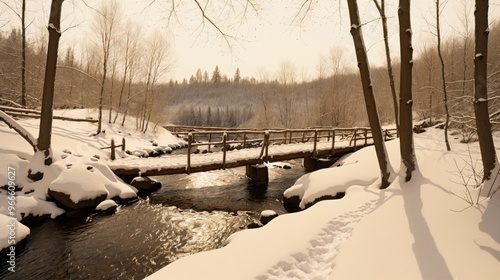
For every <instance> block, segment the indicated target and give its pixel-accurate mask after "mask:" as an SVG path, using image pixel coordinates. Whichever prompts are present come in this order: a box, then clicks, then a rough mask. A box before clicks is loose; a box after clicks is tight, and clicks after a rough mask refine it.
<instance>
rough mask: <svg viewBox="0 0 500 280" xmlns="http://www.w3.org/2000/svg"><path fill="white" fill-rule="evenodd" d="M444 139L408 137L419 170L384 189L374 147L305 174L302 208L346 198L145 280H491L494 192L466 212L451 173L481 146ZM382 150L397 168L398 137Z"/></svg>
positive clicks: (495, 246)
mask: <svg viewBox="0 0 500 280" xmlns="http://www.w3.org/2000/svg"><path fill="white" fill-rule="evenodd" d="M452 140H453V142H452V145H453V146H452V148H453V151H452V152H446V149H445V145H444V141H443V131H442V130H439V129H434V128H430V129H428V131H427V132H426V133H423V134H418V135H415V145H416V146H415V148H416V156H417V159H418V164H419V169H420V172H417V173H414V176H413V179H412V180H411V181H410V182H408V183H405V182H403V181H402V180H401V179H400V178H397V179H396V180H394V181H393V182H392V184H391V186H390V187H389V188H387V189H385V190H379V189H378V188H377V185H378V184H377V177H378V165H377V163H376V157H375V152H374V148H373V147H368V148H365V149H362V150H360V151H358V152H356V153H354V154H352V155H351V156H348V157H345V158H344V159H342V160H341V162H340V163H341V164H342V166H340V167H334V168H330V169H327V170H321V171H318V172H315V173H310V174H306V175H304V176H303V177H302V178H301V179H299V180H298V181H297V183H296V185H295V186H294V187H292V188H291V189H290V190H289V191H287V192H292V193H293V194H295V195H297V196H300V197H301V199H302V205H305V204H307V202H310V201H313V200H314V199H315V198H317V197H320V196H323V195H331V196H334V195H335V194H336V193H337V192H339V191H346V195H345V197H344V198H342V199H339V200H328V201H322V202H319V203H317V204H315V205H314V206H312V207H310V208H308V209H307V210H305V211H302V212H299V213H294V214H286V215H282V216H280V217H278V218H276V219H274V220H272V221H271V222H270V223H269V224H268V225H266V226H264V227H263V228H259V229H252V230H244V231H241V232H238V233H236V234H234V235H232V236H231V237H230V238H229V240H228V244H227V245H226V246H225V247H223V248H221V249H218V250H213V251H208V252H203V253H199V254H195V255H192V256H189V257H185V258H182V259H180V260H178V261H176V262H174V263H172V264H170V265H168V266H166V267H165V268H163V269H162V270H160V271H158V272H157V273H155V274H153V275H151V276H150V277H149V278H148V279H189V280H192V279H497V278H498V275H500V266H499V265H498V263H499V261H500V230H499V229H500V227H499V226H498V221H499V220H500V194H498V193H497V194H496V195H495V196H494V197H493V198H492V199H484V198H480V203H479V204H478V205H474V206H472V207H471V206H470V205H469V203H468V202H466V199H465V197H466V194H465V187H464V186H463V185H462V184H461V183H459V182H460V180H461V174H460V172H459V169H460V168H461V167H463V166H465V165H467V163H468V162H469V151H470V154H471V155H472V158H473V164H475V162H476V160H477V159H478V158H479V147H478V144H477V143H472V144H470V145H466V144H460V143H459V139H457V138H452ZM495 141H496V146H497V147H498V146H499V145H500V139H499V138H498V137H495ZM387 148H388V153H389V157H390V160H391V163H392V164H393V166H394V168H395V169H396V171H397V170H399V165H400V163H399V161H400V159H399V156H398V154H399V145H398V142H397V140H395V141H392V142H389V143H387ZM462 173H463V175H464V176H469V175H470V170H467V169H465V170H463V172H462Z"/></svg>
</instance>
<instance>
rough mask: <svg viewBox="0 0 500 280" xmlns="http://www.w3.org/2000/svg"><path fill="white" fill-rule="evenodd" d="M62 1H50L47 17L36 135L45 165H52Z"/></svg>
mask: <svg viewBox="0 0 500 280" xmlns="http://www.w3.org/2000/svg"><path fill="white" fill-rule="evenodd" d="M63 1H64V0H52V4H51V8H50V16H49V26H48V29H49V46H48V48H47V64H46V66H45V81H44V83H43V99H42V111H41V116H40V130H39V134H38V150H40V151H43V153H44V154H45V164H46V165H50V164H51V163H52V157H51V151H50V149H51V148H50V146H51V142H50V140H51V135H52V105H53V103H54V84H55V79H56V69H57V52H58V49H59V38H60V37H61V10H62V3H63Z"/></svg>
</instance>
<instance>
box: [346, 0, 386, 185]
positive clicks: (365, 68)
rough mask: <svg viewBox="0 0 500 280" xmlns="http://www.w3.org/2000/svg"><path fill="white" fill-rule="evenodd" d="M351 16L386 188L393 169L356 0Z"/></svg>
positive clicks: (357, 56)
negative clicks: (379, 113) (378, 108)
mask: <svg viewBox="0 0 500 280" xmlns="http://www.w3.org/2000/svg"><path fill="white" fill-rule="evenodd" d="M347 3H348V7H349V18H350V19H351V35H352V39H353V41H354V47H355V49H356V58H357V60H358V68H359V73H360V76H361V84H362V86H363V95H364V97H365V105H366V112H367V114H368V121H369V122H370V128H371V130H372V135H373V142H374V145H375V150H376V153H377V159H378V163H379V167H380V173H381V179H382V185H381V188H383V189H385V188H387V187H388V186H389V184H390V182H389V178H390V175H391V174H390V173H391V171H390V170H391V169H392V168H389V166H390V163H389V162H388V157H387V153H386V150H385V145H384V138H383V135H382V128H381V126H380V120H379V117H378V112H377V104H376V102H375V97H374V95H373V86H372V82H371V77H370V67H369V64H368V57H367V55H366V49H365V45H364V42H363V35H362V33H361V23H360V19H359V12H358V4H357V1H356V0H348V1H347Z"/></svg>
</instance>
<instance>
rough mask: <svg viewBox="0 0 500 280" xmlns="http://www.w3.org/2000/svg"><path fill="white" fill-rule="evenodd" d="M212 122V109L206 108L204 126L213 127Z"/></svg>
mask: <svg viewBox="0 0 500 280" xmlns="http://www.w3.org/2000/svg"><path fill="white" fill-rule="evenodd" d="M213 125H214V124H213V121H212V108H211V107H210V106H208V109H207V116H206V118H205V126H213Z"/></svg>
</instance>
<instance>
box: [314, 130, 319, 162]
mask: <svg viewBox="0 0 500 280" xmlns="http://www.w3.org/2000/svg"><path fill="white" fill-rule="evenodd" d="M317 142H318V130H317V129H315V130H314V148H313V157H316V156H317V155H318V151H317V150H316V148H317Z"/></svg>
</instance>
